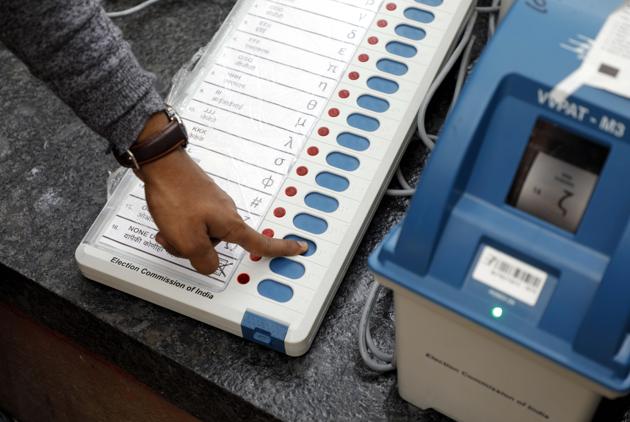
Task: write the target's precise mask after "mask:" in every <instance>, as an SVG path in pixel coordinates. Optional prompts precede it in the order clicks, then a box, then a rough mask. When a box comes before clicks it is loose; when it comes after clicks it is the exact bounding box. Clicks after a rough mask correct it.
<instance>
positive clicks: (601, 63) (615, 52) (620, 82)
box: [551, 0, 630, 103]
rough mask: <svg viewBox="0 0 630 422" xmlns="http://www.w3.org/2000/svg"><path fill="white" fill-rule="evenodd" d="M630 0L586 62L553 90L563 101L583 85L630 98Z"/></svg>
mask: <svg viewBox="0 0 630 422" xmlns="http://www.w3.org/2000/svg"><path fill="white" fill-rule="evenodd" d="M629 34H630V0H625V1H624V2H623V4H621V5H620V6H619V7H618V8H617V9H616V10H615V11H614V12H613V13H612V14H611V15H610V16H609V17H608V19H606V22H605V23H604V26H603V27H602V29H601V30H600V31H599V34H597V38H596V39H595V41H594V42H593V45H592V46H591V48H590V50H589V51H588V53H587V54H586V56H585V57H584V60H583V62H582V65H581V66H580V67H579V68H578V69H577V70H576V71H575V72H573V73H571V74H570V75H569V76H567V77H566V78H565V79H564V80H562V81H561V82H560V83H559V84H558V85H557V86H556V87H555V88H554V90H553V92H552V93H551V95H552V98H553V99H554V100H555V101H557V102H560V103H561V102H563V101H565V100H566V99H567V97H569V96H570V95H572V94H573V93H574V92H575V91H576V90H577V89H578V88H580V87H581V86H582V85H590V86H592V87H595V88H599V89H604V90H606V91H608V92H612V93H613V94H616V95H619V96H621V97H625V98H630V37H629Z"/></svg>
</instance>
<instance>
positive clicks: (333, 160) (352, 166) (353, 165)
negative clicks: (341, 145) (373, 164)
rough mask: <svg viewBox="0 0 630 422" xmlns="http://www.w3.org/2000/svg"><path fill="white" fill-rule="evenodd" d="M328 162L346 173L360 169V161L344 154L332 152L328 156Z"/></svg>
mask: <svg viewBox="0 0 630 422" xmlns="http://www.w3.org/2000/svg"><path fill="white" fill-rule="evenodd" d="M326 162H327V163H328V164H330V165H331V166H333V167H337V168H340V169H342V170H346V171H354V170H356V169H357V168H359V164H360V162H359V160H358V159H357V158H354V157H353V156H351V155H348V154H344V153H343V152H331V153H330V154H328V155H327V156H326Z"/></svg>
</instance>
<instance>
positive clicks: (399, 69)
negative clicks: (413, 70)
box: [376, 59, 409, 76]
mask: <svg viewBox="0 0 630 422" xmlns="http://www.w3.org/2000/svg"><path fill="white" fill-rule="evenodd" d="M376 67H377V68H378V70H380V71H382V72H387V73H391V74H392V75H398V76H400V75H404V74H405V73H407V70H409V68H408V67H407V65H406V64H404V63H401V62H397V61H396V60H390V59H380V60H379V61H377V62H376Z"/></svg>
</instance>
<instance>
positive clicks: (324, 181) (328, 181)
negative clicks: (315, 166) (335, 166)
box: [315, 171, 350, 192]
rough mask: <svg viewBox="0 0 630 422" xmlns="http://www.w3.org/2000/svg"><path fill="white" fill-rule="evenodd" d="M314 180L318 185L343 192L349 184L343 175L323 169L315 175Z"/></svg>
mask: <svg viewBox="0 0 630 422" xmlns="http://www.w3.org/2000/svg"><path fill="white" fill-rule="evenodd" d="M315 182H317V184H318V185H319V186H321V187H323V188H327V189H330V190H334V191H335V192H343V191H344V190H346V189H348V186H350V182H349V181H348V179H346V178H345V177H342V176H339V175H337V174H333V173H329V172H327V171H323V172H321V173H319V174H318V175H317V176H315Z"/></svg>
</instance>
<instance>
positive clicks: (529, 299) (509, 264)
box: [473, 246, 547, 306]
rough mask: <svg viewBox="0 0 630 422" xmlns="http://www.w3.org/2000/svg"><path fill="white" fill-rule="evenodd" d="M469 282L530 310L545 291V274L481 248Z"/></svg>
mask: <svg viewBox="0 0 630 422" xmlns="http://www.w3.org/2000/svg"><path fill="white" fill-rule="evenodd" d="M473 278H474V279H475V280H477V281H479V282H481V283H483V284H486V285H488V286H490V287H492V288H494V289H496V290H498V291H500V292H502V293H505V294H507V295H509V296H511V297H513V298H515V299H518V300H520V301H521V302H524V303H526V304H527V305H529V306H534V305H536V302H538V297H539V296H540V292H541V291H542V289H543V287H545V282H546V281H547V273H546V272H544V271H541V270H539V269H538V268H536V267H532V266H531V265H529V264H526V263H525V262H523V261H520V260H518V259H516V258H513V257H511V256H510V255H507V254H505V253H503V252H500V251H498V250H496V249H494V248H492V247H490V246H484V247H483V250H482V251H481V255H480V256H479V260H478V261H477V265H476V266H475V270H474V271H473Z"/></svg>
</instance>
